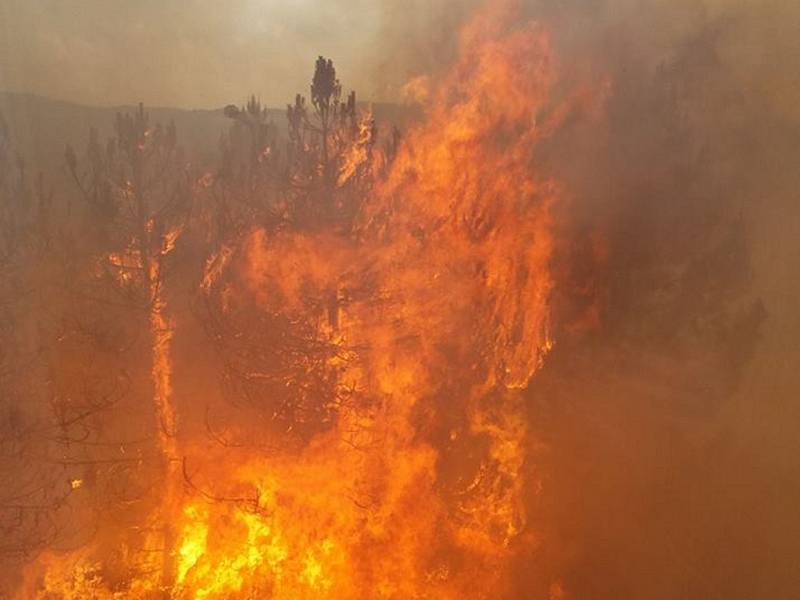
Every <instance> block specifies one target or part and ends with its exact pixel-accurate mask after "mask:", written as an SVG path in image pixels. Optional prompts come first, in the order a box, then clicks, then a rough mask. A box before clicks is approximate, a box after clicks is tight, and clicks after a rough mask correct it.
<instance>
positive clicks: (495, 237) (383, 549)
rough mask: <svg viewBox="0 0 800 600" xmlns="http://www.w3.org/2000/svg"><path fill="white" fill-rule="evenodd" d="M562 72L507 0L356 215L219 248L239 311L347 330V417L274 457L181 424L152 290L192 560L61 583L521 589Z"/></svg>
mask: <svg viewBox="0 0 800 600" xmlns="http://www.w3.org/2000/svg"><path fill="white" fill-rule="evenodd" d="M553 82H554V72H553V58H552V53H551V49H550V46H549V42H548V37H547V35H546V33H545V32H544V31H543V30H542V29H541V28H540V27H539V26H538V25H536V24H531V23H518V24H516V25H514V24H513V14H511V12H510V11H509V9H508V8H507V7H505V5H503V6H502V7H500V8H496V7H495V8H492V9H489V10H487V11H485V12H484V13H482V14H481V15H479V16H478V17H477V18H476V19H474V20H473V21H472V22H471V23H470V24H469V25H468V26H467V27H466V28H465V29H464V31H463V33H462V36H461V42H460V59H459V61H458V63H457V64H456V65H455V66H454V68H453V70H452V72H451V73H450V74H449V75H448V76H447V77H445V78H444V79H443V80H442V81H441V82H440V84H439V85H438V87H437V86H433V87H432V89H431V90H430V91H429V96H428V98H429V106H428V108H427V114H426V118H425V120H424V122H423V123H422V124H421V125H419V126H417V127H416V128H414V129H413V130H411V131H410V132H409V133H408V134H407V135H406V136H405V138H404V141H403V143H402V145H401V146H400V148H399V150H398V153H397V155H396V157H395V158H394V161H393V162H392V163H391V166H390V167H389V171H388V174H387V175H386V176H385V178H384V179H383V180H382V181H381V182H380V183H379V184H378V185H377V186H376V188H375V189H373V190H372V191H371V193H370V196H369V197H368V199H367V200H366V202H365V203H364V204H363V206H362V207H361V209H360V211H359V213H358V216H357V218H356V220H355V222H354V225H353V227H352V228H351V229H350V230H348V231H345V232H342V231H341V230H335V231H334V230H330V231H319V230H314V231H293V232H290V231H282V232H280V231H279V232H267V231H265V230H255V231H253V232H252V233H251V234H250V235H249V236H247V238H246V239H245V241H244V243H243V244H241V245H240V247H238V248H236V249H233V248H231V247H227V246H226V247H224V248H223V249H222V250H221V251H220V253H218V254H217V255H215V256H214V257H212V258H211V259H209V260H208V263H207V267H208V268H207V270H206V274H205V277H204V279H203V282H202V285H201V287H202V289H203V292H204V293H206V294H209V295H212V294H219V295H220V296H221V297H224V298H225V300H224V302H223V306H224V309H225V310H235V309H236V307H237V303H243V302H255V303H256V304H257V306H258V307H259V310H261V311H263V313H264V314H270V315H282V316H284V317H285V318H286V319H287V320H288V322H290V323H292V324H294V325H296V326H297V327H301V326H302V327H303V328H304V331H311V332H312V334H311V336H312V339H311V340H310V343H311V342H313V343H314V344H318V345H321V346H324V347H325V348H330V351H329V352H327V354H325V355H324V358H323V362H324V365H323V368H324V370H325V372H326V373H329V374H332V375H331V376H330V377H329V378H328V379H326V380H325V382H324V385H327V386H329V387H331V388H332V389H333V390H334V393H333V394H332V395H329V396H326V397H333V398H335V400H333V401H331V402H330V406H328V407H326V410H327V411H328V412H329V413H331V414H332V415H333V416H332V418H331V419H330V422H327V423H325V424H324V426H320V427H318V428H317V429H316V430H315V432H314V433H313V435H312V437H311V438H310V439H308V440H305V442H304V443H303V444H302V445H300V446H298V445H296V444H294V445H292V444H288V443H287V444H285V448H284V449H280V448H281V443H280V442H281V440H277V441H276V442H275V444H274V445H275V446H276V447H278V448H279V449H278V450H274V451H272V452H269V453H266V452H265V453H263V454H262V453H258V452H256V451H254V450H253V449H252V448H236V447H226V448H219V447H210V446H209V445H208V444H207V443H206V442H205V440H187V439H185V438H180V436H178V437H176V436H175V435H174V434H175V428H176V423H177V422H178V415H176V414H175V412H174V410H175V409H174V407H175V405H174V403H173V401H172V398H171V396H172V393H173V392H172V387H171V374H172V370H173V368H174V367H173V365H172V363H171V359H170V354H169V348H170V341H171V338H172V335H173V329H172V323H171V322H170V320H169V319H168V317H167V316H166V314H165V308H166V307H165V303H164V300H163V297H162V296H161V293H160V290H159V289H153V290H151V292H152V298H153V304H152V308H151V314H150V319H151V328H152V333H153V367H152V376H153V380H154V385H155V402H156V408H157V415H158V420H159V423H158V424H157V425H158V430H159V431H158V439H159V441H160V443H161V446H162V452H163V453H164V454H165V456H167V457H168V458H169V459H170V460H171V464H172V465H173V467H170V469H171V471H170V474H168V478H171V481H172V482H171V483H169V482H168V483H167V484H166V487H165V489H164V490H163V493H164V501H163V503H162V508H161V510H160V511H159V513H158V515H156V517H154V520H155V521H158V520H162V521H164V520H169V523H162V524H161V525H162V526H163V527H164V528H165V529H166V530H169V531H171V532H172V536H170V535H160V534H159V535H155V539H157V540H160V541H161V542H163V543H166V544H167V548H166V551H167V552H168V553H169V554H170V556H171V561H172V562H174V569H173V573H172V574H171V575H169V574H168V575H167V577H165V576H164V573H159V572H158V569H159V568H161V569H164V568H165V567H164V566H163V565H161V566H159V565H158V564H156V565H155V567H154V569H155V572H151V573H144V574H141V575H139V576H138V577H137V579H136V581H135V582H131V583H129V585H128V586H127V588H126V589H125V590H124V592H119V591H113V592H112V591H109V590H108V588H107V587H106V584H105V583H104V582H103V578H102V569H100V568H98V567H97V566H96V563H93V562H92V561H91V559H89V558H88V556H89V555H90V553H85V554H81V555H73V556H71V557H69V560H66V559H59V560H55V559H49V560H50V562H49V563H48V568H47V572H48V574H47V576H46V577H45V580H44V588H45V590H44V591H43V592H42V595H41V597H43V598H50V597H64V598H67V597H78V596H79V595H80V594H83V595H82V596H80V597H97V598H105V597H109V598H111V597H123V596H124V597H153V595H154V594H156V593H166V595H167V596H169V597H172V598H275V599H289V598H292V599H296V598H341V599H347V598H361V597H365V596H366V597H373V598H422V597H436V598H464V597H476V598H484V597H502V596H503V594H504V592H505V590H506V586H507V585H508V579H509V576H510V572H509V562H510V559H511V557H512V556H513V555H514V553H515V552H517V551H518V550H519V549H520V548H521V547H525V546H528V545H530V544H531V543H532V541H531V540H532V539H533V538H532V536H530V535H524V534H525V533H526V532H527V529H526V528H527V520H528V519H527V515H526V508H525V501H524V495H525V493H526V486H527V485H530V479H531V477H530V474H529V469H528V462H527V461H528V459H529V457H528V448H529V447H530V446H531V442H532V441H531V440H530V439H529V432H528V428H527V426H526V421H527V418H526V407H525V403H524V400H523V397H522V394H521V390H523V389H524V388H525V387H526V386H527V385H528V382H529V381H530V379H531V377H532V376H533V374H534V373H535V371H536V370H537V369H538V368H539V367H540V365H541V364H542V360H543V358H544V356H545V354H546V353H547V351H548V350H549V349H550V347H551V346H552V343H553V342H552V340H551V338H550V336H549V315H550V312H549V308H548V302H549V296H550V289H551V287H552V282H551V276H550V270H549V263H550V260H551V254H552V245H553V242H552V233H551V230H552V217H551V208H552V205H553V203H554V202H556V201H557V197H558V186H557V185H555V184H554V183H553V182H551V181H547V180H543V179H541V178H540V177H538V176H537V175H536V169H535V167H536V156H535V150H536V147H537V143H538V141H539V140H540V139H541V137H542V136H544V135H546V134H547V132H548V131H550V130H551V129H552V127H550V126H548V124H547V120H546V118H545V111H546V108H547V105H548V102H549V94H550V89H551V87H552V85H553ZM372 127H373V126H372V124H371V120H370V118H367V119H365V120H364V121H363V122H362V123H361V124H360V129H359V136H358V140H357V143H356V145H355V146H354V147H353V150H352V152H350V154H349V155H348V156H347V162H346V163H345V164H344V165H343V166H342V168H341V169H340V170H339V172H338V181H337V185H339V186H341V185H344V184H346V183H347V182H348V181H349V180H350V179H351V178H353V177H356V176H357V173H358V171H359V169H360V168H361V165H363V164H364V163H365V161H368V160H371V159H370V158H369V141H370V136H371V135H373V132H372ZM178 233H179V232H176V233H174V234H169V235H167V236H166V237H165V238H164V244H163V248H162V249H161V250H160V251H159V252H158V253H157V254H158V255H159V256H160V255H162V254H166V253H167V252H169V250H170V249H171V248H172V246H174V243H175V239H176V238H177V235H178ZM113 260H116V262H114V264H117V263H119V265H118V266H120V267H122V266H123V265H124V263H125V261H122V260H119V259H113ZM159 264H160V263H159V262H158V261H155V262H153V263H152V264H151V266H150V268H151V269H158V268H159ZM149 279H150V280H151V281H157V280H158V279H159V278H158V273H157V272H154V273H151V277H149ZM297 360H298V361H300V362H301V364H300V366H299V367H298V368H301V369H302V368H307V366H306V365H305V364H304V363H302V361H303V360H304V359H302V358H299V359H297ZM252 376H254V377H255V376H258V374H253V375H252ZM285 385H286V386H287V387H291V386H294V385H296V381H294V380H292V379H291V376H290V375H287V376H286V381H285ZM313 391H314V390H311V393H312V401H313ZM226 433H228V434H230V435H235V434H236V429H235V427H233V426H231V428H230V430H229V431H227V432H226ZM179 440H181V441H180V442H179ZM180 456H183V457H186V458H185V462H184V473H183V479H184V481H183V483H181V481H180V479H179V474H177V473H175V472H174V471H175V470H176V469H175V468H174V465H175V464H177V463H176V461H175V459H176V458H177V457H180ZM181 485H183V493H181V490H180V489H178V488H179V487H180V486H181ZM171 537H172V538H174V539H171ZM170 541H171V543H170ZM164 562H165V563H169V562H170V561H164ZM76 578H78V579H76ZM170 578H171V579H170ZM165 581H166V582H167V588H166V590H165ZM70 586H71V587H70ZM76 586H77V587H76ZM80 586H83V587H82V589H83V592H68V591H67V590H68V588H69V589H78V588H79V587H80ZM70 593H73V594H78V595H73V596H70V595H69V594H70ZM117 594H122V596H119V595H117ZM556 596H558V594H555V596H554V597H556Z"/></svg>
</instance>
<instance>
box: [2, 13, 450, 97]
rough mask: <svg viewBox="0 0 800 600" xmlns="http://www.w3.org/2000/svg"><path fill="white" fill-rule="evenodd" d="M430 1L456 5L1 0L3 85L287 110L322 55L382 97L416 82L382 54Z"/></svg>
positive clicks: (420, 22) (426, 16)
mask: <svg viewBox="0 0 800 600" xmlns="http://www.w3.org/2000/svg"><path fill="white" fill-rule="evenodd" d="M432 4H438V5H443V4H444V5H449V6H450V7H451V8H452V6H453V5H454V4H459V2H435V0H410V1H405V2H398V1H391V0H390V1H384V2H377V1H375V0H291V1H286V0H225V1H222V0H180V1H179V0H135V1H133V0H0V90H13V91H25V92H34V93H37V94H43V95H47V96H50V97H54V98H59V99H65V100H72V101H76V102H82V103H88V104H123V103H124V104H130V103H132V102H137V101H144V102H145V103H147V104H150V105H169V106H183V107H198V108H205V107H217V106H221V105H224V104H228V103H230V102H240V101H242V100H243V98H244V97H245V96H246V95H248V94H249V93H255V94H257V95H258V96H260V97H261V99H262V100H264V101H265V102H267V103H269V104H271V105H276V106H281V105H283V104H284V103H286V102H287V101H289V100H290V99H291V98H292V97H293V95H294V93H295V92H298V91H299V92H303V93H307V91H308V84H309V80H310V77H311V73H312V70H313V64H314V60H315V58H316V56H317V55H318V54H324V55H325V56H329V57H331V58H333V59H334V62H335V64H336V66H337V70H338V72H339V75H340V79H341V80H342V82H343V84H344V85H345V87H347V88H350V87H355V88H356V89H357V90H358V91H359V94H360V96H361V97H362V98H363V99H374V100H378V99H381V98H386V97H392V95H393V94H394V93H395V91H396V89H397V88H398V86H399V85H400V84H401V83H402V81H401V80H402V79H404V78H406V77H408V76H409V75H410V73H408V72H404V71H408V69H407V68H402V67H401V68H398V65H393V68H392V69H391V71H392V76H391V78H388V77H386V76H385V74H386V73H387V72H388V70H387V69H383V68H382V65H383V64H384V63H385V61H386V60H389V61H391V56H389V58H386V55H384V56H383V57H380V58H379V57H378V56H377V53H376V52H375V49H377V48H383V47H384V44H394V43H395V42H397V40H398V39H399V37H402V35H403V33H402V31H395V29H394V28H392V31H393V33H392V34H389V35H387V29H388V26H387V24H388V23H393V22H397V21H399V20H402V21H403V22H405V23H409V22H410V21H409V20H410V19H412V18H413V19H412V20H413V21H415V22H414V23H412V24H411V25H410V27H411V28H412V29H414V30H415V31H420V30H425V28H426V22H432V21H433V19H434V16H435V12H436V11H435V9H433V8H431V5H432ZM440 8H441V7H440ZM415 44H416V45H418V44H419V40H416V42H415ZM370 49H372V51H370Z"/></svg>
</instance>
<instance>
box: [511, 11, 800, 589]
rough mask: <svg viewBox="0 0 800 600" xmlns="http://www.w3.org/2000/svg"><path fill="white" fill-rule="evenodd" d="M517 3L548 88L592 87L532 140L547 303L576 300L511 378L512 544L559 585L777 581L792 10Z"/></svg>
mask: <svg viewBox="0 0 800 600" xmlns="http://www.w3.org/2000/svg"><path fill="white" fill-rule="evenodd" d="M530 10H531V11H532V12H533V13H540V14H541V15H542V19H543V20H544V21H545V22H547V23H549V25H550V27H551V31H552V32H553V37H554V41H555V45H556V48H557V49H558V50H559V51H558V52H557V54H558V56H559V61H560V65H561V68H562V76H563V83H564V89H565V90H568V89H570V88H571V87H572V86H575V85H579V84H580V83H582V82H589V83H588V85H590V86H594V88H595V89H602V85H603V83H602V82H606V83H607V84H608V88H607V91H606V94H607V95H606V96H605V99H606V100H605V104H604V109H603V111H602V116H601V117H600V118H591V117H584V118H577V119H575V120H573V121H572V122H569V123H567V125H566V126H565V128H564V129H563V130H562V131H561V132H560V133H559V134H558V135H557V136H556V138H555V139H554V140H553V141H552V143H551V144H550V146H549V148H547V149H546V150H545V151H544V152H543V154H542V160H543V161H544V164H545V165H546V167H547V169H549V170H550V171H551V172H552V173H554V174H556V176H557V178H559V179H560V180H561V181H562V182H564V184H565V185H566V187H567V189H568V190H569V191H570V194H571V196H572V201H571V203H570V204H569V206H568V207H566V211H567V213H568V214H566V215H565V222H569V227H568V228H571V230H572V239H574V240H575V244H574V245H573V246H572V247H571V248H565V250H564V251H565V253H566V255H569V256H570V258H569V259H567V262H568V263H569V264H570V267H569V268H567V269H566V270H565V272H564V275H563V278H562V281H561V294H562V295H561V297H560V298H559V300H556V301H555V302H554V304H555V306H556V307H557V308H556V310H561V311H568V310H569V308H568V307H569V306H570V305H572V306H573V308H574V307H575V306H578V308H577V309H576V310H577V312H575V313H568V312H567V313H564V314H563V317H564V319H565V320H562V331H561V336H560V342H561V343H560V345H558V346H557V348H556V350H555V351H554V352H553V354H552V355H551V356H550V360H549V362H548V364H547V365H546V367H545V369H544V370H543V372H542V373H541V375H540V378H539V379H538V380H535V381H534V382H532V385H531V389H530V398H531V402H532V408H531V422H532V423H534V426H535V427H536V428H537V430H538V432H539V436H540V441H541V442H542V443H543V444H544V446H545V448H546V450H545V451H544V452H542V453H541V455H540V456H541V458H540V461H539V464H538V465H536V466H535V467H533V468H534V469H536V468H538V469H539V470H540V471H539V472H540V474H542V476H543V479H544V481H543V484H542V491H541V493H540V494H539V495H538V496H536V497H534V498H532V500H531V502H532V503H533V504H534V505H535V506H536V507H538V509H539V513H538V514H539V516H540V518H541V523H540V524H541V530H542V532H544V533H543V535H544V537H545V538H546V541H544V542H543V543H542V549H541V553H540V554H539V555H533V556H531V557H529V558H528V559H527V560H528V562H527V563H526V564H527V565H537V564H538V565H541V568H542V570H543V572H546V573H548V574H549V577H539V580H540V581H541V580H548V579H551V578H553V577H556V578H558V576H556V575H555V574H558V573H560V579H561V580H562V582H563V588H564V590H565V591H566V594H567V597H574V598H665V599H666V598H678V597H680V598H767V597H770V598H789V597H795V596H796V595H797V594H798V591H800V590H798V587H797V586H798V584H797V581H796V578H795V577H794V576H793V574H792V567H791V559H790V557H791V556H794V555H796V553H797V550H798V542H797V539H798V537H797V533H798V526H799V525H800V522H799V521H798V518H797V517H796V515H795V514H794V511H793V510H792V509H791V508H790V507H791V506H793V505H796V503H797V500H798V498H800V496H799V495H798V494H799V493H800V488H799V487H798V481H797V477H796V473H797V469H798V466H800V461H799V460H798V459H797V456H798V453H797V449H798V448H797V441H796V436H795V434H794V433H793V428H794V427H796V425H797V417H798V403H797V400H796V398H797V397H798V390H799V389H800V379H798V376H797V374H796V373H795V372H794V369H793V368H792V367H791V365H792V364H796V362H797V358H798V351H797V349H796V344H795V343H794V342H793V340H796V339H797V334H798V333H800V329H798V319H797V316H796V312H795V308H794V307H795V306H796V303H797V299H798V297H799V295H798V282H797V278H796V277H795V276H793V275H792V273H793V272H796V271H797V267H798V258H797V257H798V243H797V234H798V232H800V220H798V213H799V211H798V210H797V207H796V199H795V196H796V192H795V190H796V189H797V175H796V169H794V168H793V167H792V165H793V164H795V163H796V161H797V158H798V154H797V149H798V133H800V129H798V121H797V109H796V106H797V104H796V101H795V100H796V98H797V93H798V88H797V85H796V76H795V73H796V72H797V66H798V64H797V63H798V53H797V51H796V50H797V40H796V36H794V35H793V34H791V30H792V27H793V26H796V24H797V22H798V16H799V15H800V11H798V9H797V8H796V7H794V6H789V5H788V4H784V3H772V4H769V5H765V4H763V3H740V4H737V5H736V6H729V3H711V2H709V3H705V4H703V3H697V2H683V3H680V2H654V3H633V2H631V3H624V2H614V3H606V4H605V5H602V4H601V3H578V2H573V3H566V4H564V3H559V4H558V5H557V6H555V5H553V4H545V3H542V4H540V5H538V6H531V7H530ZM598 82H600V83H598ZM592 236H599V238H600V240H601V242H599V243H598V242H597V241H596V240H595V241H590V242H588V243H587V242H586V239H587V237H588V238H589V239H590V240H592ZM587 245H588V246H589V247H588V248H587V247H586V246H587ZM592 311H595V312H596V314H599V319H598V321H597V322H598V323H599V325H597V328H596V329H594V330H593V331H592V330H591V328H589V329H588V330H587V328H586V326H585V324H586V318H585V315H587V314H588V315H589V316H592V315H593V314H595V313H593V312H592ZM581 318H583V320H581ZM571 323H576V324H577V325H578V326H577V327H576V326H573V327H570V326H569V325H570V324H571ZM590 324H591V321H590ZM587 331H588V332H587ZM792 424H793V425H792ZM534 512H536V510H534ZM537 561H540V562H538V563H537ZM534 568H536V567H534ZM520 570H521V571H523V570H524V565H523V564H521V565H520ZM530 585H532V584H531V583H530V581H522V582H521V583H520V597H526V590H527V589H529V586H530Z"/></svg>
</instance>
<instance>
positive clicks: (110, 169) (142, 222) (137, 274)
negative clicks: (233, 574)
mask: <svg viewBox="0 0 800 600" xmlns="http://www.w3.org/2000/svg"><path fill="white" fill-rule="evenodd" d="M114 134H115V135H114V137H112V138H111V139H110V140H109V141H108V144H107V145H106V146H105V147H102V146H101V145H100V143H99V141H98V139H97V135H96V134H95V133H92V134H91V136H90V141H89V146H88V149H87V156H88V167H87V168H86V170H85V171H81V170H80V169H79V165H78V161H77V158H76V156H75V153H74V151H73V150H72V149H71V148H68V149H67V154H66V159H67V164H68V167H69V171H70V173H71V175H72V177H73V180H74V181H75V183H76V185H77V186H78V188H79V190H80V192H81V195H82V196H83V198H84V200H85V202H86V205H87V207H88V209H89V212H88V215H89V217H90V220H89V223H90V224H91V225H90V226H91V227H93V228H96V229H95V239H96V243H97V247H96V249H97V254H96V257H97V261H98V262H97V270H96V274H97V275H98V276H99V278H100V280H101V282H102V281H105V282H107V283H109V284H111V286H112V287H113V289H114V290H115V291H116V292H117V293H118V298H119V299H121V300H122V301H123V306H125V312H126V313H127V318H128V319H129V320H130V317H131V316H132V315H137V317H138V318H140V319H142V320H143V321H144V323H142V325H144V324H145V323H146V329H147V331H148V335H147V343H146V346H147V348H148V351H149V363H150V365H149V371H150V382H151V394H150V395H151V398H152V403H153V411H154V414H153V417H154V419H155V428H154V431H155V441H156V447H157V450H158V452H159V453H160V455H161V459H162V460H161V461H160V462H161V471H162V486H161V487H162V490H163V498H161V499H159V500H158V504H159V505H160V508H159V510H158V511H156V512H157V516H156V517H155V518H156V521H157V523H158V525H157V526H155V525H154V526H153V527H155V529H158V528H160V529H161V535H160V537H161V538H162V539H161V544H163V546H164V547H166V548H170V547H171V545H172V536H173V532H172V527H171V519H170V514H171V510H172V506H173V505H174V503H175V494H177V492H178V490H179V488H180V485H181V476H180V457H179V453H178V445H177V413H176V408H175V405H174V402H173V398H172V358H171V355H170V342H171V340H172V336H173V323H172V320H171V319H170V318H169V316H168V315H167V312H166V290H165V287H166V284H165V282H166V275H167V270H168V265H167V257H168V256H169V255H170V254H171V253H172V251H173V250H174V248H175V244H176V242H177V240H178V237H179V236H180V234H181V232H182V230H183V228H184V226H185V224H186V221H187V219H188V216H189V211H190V209H191V184H190V180H189V176H188V173H187V168H186V165H185V164H184V162H183V157H182V152H181V151H180V149H179V147H178V146H177V135H176V131H175V127H174V125H173V124H170V125H168V126H166V127H163V126H161V125H160V124H157V125H155V126H151V125H150V123H149V120H148V116H147V114H146V113H145V111H144V108H143V106H142V105H139V108H138V110H137V111H136V112H135V113H133V114H118V115H117V117H116V122H115V124H114ZM134 326H135V320H134ZM137 460H138V461H141V457H137ZM150 543H154V542H153V540H150ZM159 569H160V572H161V584H162V585H163V586H169V585H170V582H171V580H172V578H173V577H174V572H173V571H174V568H173V566H172V556H171V553H170V552H169V551H164V552H163V563H162V564H161V565H160V567H159Z"/></svg>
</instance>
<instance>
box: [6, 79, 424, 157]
mask: <svg viewBox="0 0 800 600" xmlns="http://www.w3.org/2000/svg"><path fill="white" fill-rule="evenodd" d="M245 100H246V99H240V100H239V102H236V103H238V104H243V103H244V101H245ZM137 106H138V105H136V104H130V105H122V106H87V105H83V104H77V103H74V102H69V101H64V100H53V99H50V98H46V97H43V96H38V95H36V94H29V93H21V92H2V91H0V113H2V114H3V116H4V118H5V120H6V122H7V123H8V126H9V129H10V134H11V140H12V144H13V146H14V150H15V151H16V152H17V153H18V154H20V155H21V156H23V157H24V158H25V160H26V161H27V162H28V164H29V165H31V167H33V168H35V169H37V170H44V171H53V169H57V170H61V169H62V167H63V157H64V149H65V147H66V145H67V144H71V145H72V146H73V147H74V148H75V150H76V152H78V154H79V155H80V154H81V153H82V152H83V149H84V148H85V146H86V143H87V141H88V138H89V130H90V129H92V128H94V129H96V130H97V131H98V133H99V135H100V138H101V139H105V138H107V137H109V136H110V135H111V134H112V129H113V123H114V118H115V116H116V114H117V113H119V112H132V111H133V110H135V109H136V108H137ZM373 109H374V112H375V116H376V118H377V119H378V120H379V121H383V122H391V123H395V124H397V125H398V126H400V127H405V126H407V125H408V124H409V123H410V122H411V121H413V120H414V119H415V118H416V117H417V116H418V112H419V111H418V109H413V108H410V107H407V106H402V105H396V104H390V103H379V104H375V105H373ZM145 110H146V111H147V113H148V114H149V115H150V121H151V122H152V123H164V124H166V123H169V122H171V121H172V122H174V123H175V126H176V128H177V130H178V140H179V143H180V145H181V146H183V147H184V148H185V149H186V150H187V155H188V157H189V159H190V160H192V161H194V162H198V163H201V164H207V163H209V162H210V161H213V160H214V159H215V157H216V156H217V153H218V142H219V139H220V135H221V134H222V133H223V132H224V131H226V130H227V128H228V127H229V125H230V120H229V119H227V118H226V117H225V116H224V114H223V108H222V107H220V108H215V109H183V108H169V107H150V106H147V105H145ZM267 111H268V114H269V116H270V118H271V119H272V121H273V122H274V123H275V124H276V125H277V126H278V127H279V129H280V130H283V129H284V127H285V125H286V112H285V109H283V108H269V109H267Z"/></svg>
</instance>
